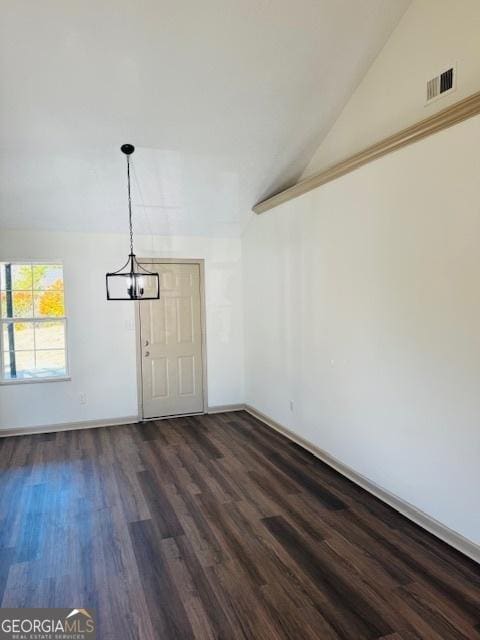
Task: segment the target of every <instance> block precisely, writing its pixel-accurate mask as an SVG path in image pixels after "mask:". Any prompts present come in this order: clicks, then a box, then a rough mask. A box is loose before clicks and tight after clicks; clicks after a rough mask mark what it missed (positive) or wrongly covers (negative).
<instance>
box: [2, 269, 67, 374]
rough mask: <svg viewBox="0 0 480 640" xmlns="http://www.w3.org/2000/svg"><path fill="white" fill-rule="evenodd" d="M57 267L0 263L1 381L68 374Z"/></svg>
mask: <svg viewBox="0 0 480 640" xmlns="http://www.w3.org/2000/svg"><path fill="white" fill-rule="evenodd" d="M66 328H67V320H66V317H65V302H64V291H63V267H62V265H61V264H43V263H33V264H32V263H21V264H20V263H16V262H15V263H14V262H0V329H1V331H0V364H1V370H0V382H13V381H24V382H25V381H27V380H48V379H55V378H61V377H66V376H67V347H66Z"/></svg>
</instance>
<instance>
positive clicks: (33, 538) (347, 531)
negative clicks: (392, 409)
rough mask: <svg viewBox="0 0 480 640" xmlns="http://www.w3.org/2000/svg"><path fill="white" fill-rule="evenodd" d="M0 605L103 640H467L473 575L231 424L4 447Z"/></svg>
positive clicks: (64, 435)
mask: <svg viewBox="0 0 480 640" xmlns="http://www.w3.org/2000/svg"><path fill="white" fill-rule="evenodd" d="M0 467H1V479H0V525H1V528H0V602H1V604H2V606H3V607H70V608H72V607H77V608H78V607H86V608H94V609H95V610H96V617H97V623H98V636H97V637H98V638H99V640H134V639H135V640H170V639H171V640H190V639H197V640H204V639H212V638H221V639H223V640H235V639H237V638H238V639H245V638H249V639H252V640H253V639H255V640H262V639H265V640H267V639H277V638H278V639H295V640H313V639H320V640H339V639H345V640H373V639H376V638H378V639H379V638H382V639H383V640H414V639H428V640H430V639H431V640H449V639H452V640H461V639H465V638H471V639H474V638H476V639H477V640H478V639H479V638H480V567H479V566H478V565H476V564H475V563H474V562H473V561H470V560H468V559H467V558H465V557H463V556H462V555H461V554H459V553H457V552H455V551H454V550H452V549H450V548H449V547H448V546H446V545H445V544H443V543H442V542H440V541H438V540H437V539H435V538H434V537H432V536H430V535H429V534H428V533H426V532H424V531H423V530H421V529H419V528H418V527H416V526H415V525H413V524H412V523H410V522H409V521H408V520H406V519H405V518H403V517H402V516H400V515H399V514H398V513H396V512H395V511H393V510H392V509H390V508H389V507H387V506H385V505H384V504H383V503H381V502H380V501H378V500H376V499H375V498H374V497H372V496H371V495H369V494H368V493H366V492H365V491H363V490H362V489H360V488H359V487H357V486H356V485H354V484H352V483H351V482H349V481H348V480H346V479H345V478H343V477H342V476H340V475H339V474H337V473H336V472H335V471H333V470H332V469H330V468H329V467H327V466H326V465H324V464H322V463H321V462H319V461H318V460H316V459H315V458H314V457H313V456H311V455H310V454H308V453H306V452H305V451H304V450H302V449H301V448H300V447H298V446H296V445H294V444H292V443H291V442H289V441H288V440H287V439H285V438H283V437H282V436H281V435H280V434H278V433H277V432H275V431H272V430H270V429H269V428H268V427H266V426H265V425H263V424H262V423H260V422H258V421H257V420H255V419H254V418H252V417H251V416H250V415H249V414H247V413H244V412H235V413H225V414H217V415H211V416H201V417H195V418H176V419H173V420H163V421H159V422H151V423H145V424H137V425H126V426H121V427H109V428H99V429H89V430H84V431H65V432H60V433H56V434H46V435H36V436H22V437H15V438H5V439H3V440H0Z"/></svg>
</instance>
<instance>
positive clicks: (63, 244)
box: [0, 230, 243, 428]
mask: <svg viewBox="0 0 480 640" xmlns="http://www.w3.org/2000/svg"><path fill="white" fill-rule="evenodd" d="M127 240H128V239H127V237H126V236H124V235H113V234H112V235H100V234H95V235H94V234H90V235H88V234H80V233H42V232H38V233H29V232H25V231H21V232H20V231H5V230H0V260H8V259H10V260H35V259H39V260H41V259H46V260H62V261H63V264H64V277H65V288H66V303H67V312H68V318H69V319H68V325H69V347H70V348H69V356H70V372H71V377H72V379H71V381H67V382H49V383H38V384H22V385H16V386H15V385H7V386H0V428H11V427H28V426H37V425H51V424H55V423H62V422H75V421H84V420H97V419H110V418H118V417H119V418H121V417H124V416H136V415H137V395H136V394H137V387H136V363H135V331H134V305H133V304H132V303H129V302H107V300H106V298H105V273H106V272H107V271H111V270H112V269H114V268H118V267H120V266H121V265H122V264H123V262H124V261H125V257H126V253H127V252H128V246H127V245H128V242H127ZM135 248H136V251H137V255H139V256H144V257H165V258H169V257H174V258H204V259H205V261H206V262H205V280H206V282H205V286H206V307H207V318H206V321H207V352H208V353H207V366H208V400H209V405H210V406H215V405H223V404H231V403H238V402H243V342H242V341H243V328H242V300H241V293H242V290H241V267H240V259H241V247H240V240H238V239H218V238H217V239H210V238H199V237H190V238H187V237H183V238H181V237H172V238H169V237H155V238H147V237H139V238H136V244H135ZM81 392H84V393H86V394H87V404H86V405H80V402H79V393H81Z"/></svg>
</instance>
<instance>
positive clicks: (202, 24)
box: [0, 0, 409, 236]
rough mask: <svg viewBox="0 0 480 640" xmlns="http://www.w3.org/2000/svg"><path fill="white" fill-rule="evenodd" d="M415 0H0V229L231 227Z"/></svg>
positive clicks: (277, 182)
mask: <svg viewBox="0 0 480 640" xmlns="http://www.w3.org/2000/svg"><path fill="white" fill-rule="evenodd" d="M408 4H409V2H408V0H296V1H295V2H292V0H204V1H203V2H198V1H197V0H195V1H193V0H189V1H187V0H183V1H182V0H171V1H170V0H136V1H133V0H131V1H130V2H127V1H125V0H110V1H108V0H81V1H79V0H68V1H65V0H42V1H41V2H32V1H31V0H28V1H26V0H5V1H4V2H2V19H1V22H0V83H1V87H0V125H1V128H0V136H1V139H0V142H1V157H0V163H1V164H0V198H1V201H0V205H1V208H0V227H1V226H3V227H15V228H32V229H49V230H72V231H102V232H103V231H114V232H122V231H124V230H125V228H126V200H125V191H126V187H125V166H124V162H125V161H124V157H123V156H122V155H121V153H120V151H119V147H120V145H121V144H122V143H124V142H131V143H133V144H135V145H136V146H137V151H136V153H135V154H134V156H133V163H134V185H133V193H134V204H135V216H136V226H137V229H138V230H139V231H143V232H146V233H161V234H182V235H183V234H186V235H210V236H236V235H239V233H240V232H241V228H242V225H243V224H244V221H245V218H246V216H247V215H248V212H249V210H250V208H251V207H252V205H253V204H254V203H255V202H256V201H257V200H258V199H260V198H261V197H262V196H264V195H265V194H267V193H268V192H270V191H271V190H273V189H276V188H279V187H280V186H284V185H287V184H289V183H290V182H291V181H293V180H295V179H296V178H297V176H298V175H299V174H300V173H301V171H302V170H303V169H304V167H305V166H306V164H307V162H308V160H309V159H310V157H311V155H312V153H313V152H314V150H315V148H316V146H317V145H318V143H319V142H320V140H321V139H322V137H323V136H324V135H325V133H326V131H327V130H328V129H329V128H330V126H331V125H332V123H333V121H334V120H335V118H336V117H337V116H338V114H339V112H340V110H341V108H342V106H343V105H344V104H345V102H346V100H347V99H348V98H349V96H350V95H351V94H352V92H353V90H354V88H355V87H356V85H357V84H358V83H359V81H360V80H361V78H362V77H363V75H364V74H365V72H366V70H367V69H368V67H369V65H370V63H371V62H372V60H373V58H374V57H375V55H376V54H377V53H378V52H379V50H380V48H381V47H382V45H383V44H384V42H385V41H386V39H387V38H388V36H389V34H390V33H391V31H392V29H393V28H394V27H395V25H396V24H397V22H398V20H399V19H400V17H401V15H402V14H403V12H404V10H405V9H406V7H407V5H408Z"/></svg>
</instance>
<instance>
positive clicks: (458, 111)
mask: <svg viewBox="0 0 480 640" xmlns="http://www.w3.org/2000/svg"><path fill="white" fill-rule="evenodd" d="M479 114H480V91H479V92H477V93H474V94H473V95H471V96H469V97H468V98H464V99H463V100H460V101H459V102H456V103H455V104H453V105H451V106H450V107H447V108H446V109H443V111H439V112H438V113H435V114H433V115H431V116H429V117H428V118H425V119H424V120H421V121H420V122H417V123H416V124H414V125H411V126H410V127H407V128H406V129H403V130H402V131H399V132H398V133H395V134H394V135H392V136H389V137H388V138H384V139H383V140H381V141H380V142H377V143H375V144H373V145H372V146H370V147H367V148H366V149H364V150H363V151H360V152H359V153H356V154H354V155H353V156H350V157H349V158H347V159H346V160H342V161H341V162H339V163H337V164H335V165H333V166H332V167H330V168H328V169H325V171H322V172H321V173H318V174H316V175H314V176H311V177H310V178H305V180H301V181H300V182H297V184H295V185H293V186H292V187H290V188H289V189H285V190H284V191H280V192H279V193H276V194H274V195H272V196H270V197H269V198H266V199H265V200H262V201H261V202H259V203H257V204H256V205H255V206H254V207H253V211H254V212H255V213H264V212H265V211H268V210H269V209H273V207H277V206H278V205H280V204H283V203H284V202H288V201H289V200H293V198H298V196H301V195H303V194H304V193H307V192H308V191H312V189H316V188H317V187H320V186H321V185H323V184H326V183H327V182H331V181H332V180H336V179H337V178H340V176H344V175H345V174H347V173H350V171H354V170H355V169H358V168H359V167H361V166H363V165H364V164H367V163H368V162H372V160H377V158H381V157H382V156H384V155H386V154H387V153H391V152H392V151H397V150H398V149H401V148H402V147H406V146H407V145H409V144H412V143H414V142H417V141H418V140H422V139H423V138H426V137H427V136H430V135H432V134H433V133H437V132H438V131H442V130H443V129H447V128H448V127H451V126H453V125H454V124H458V123H459V122H463V121H464V120H467V119H468V118H472V117H473V116H476V115H479Z"/></svg>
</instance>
